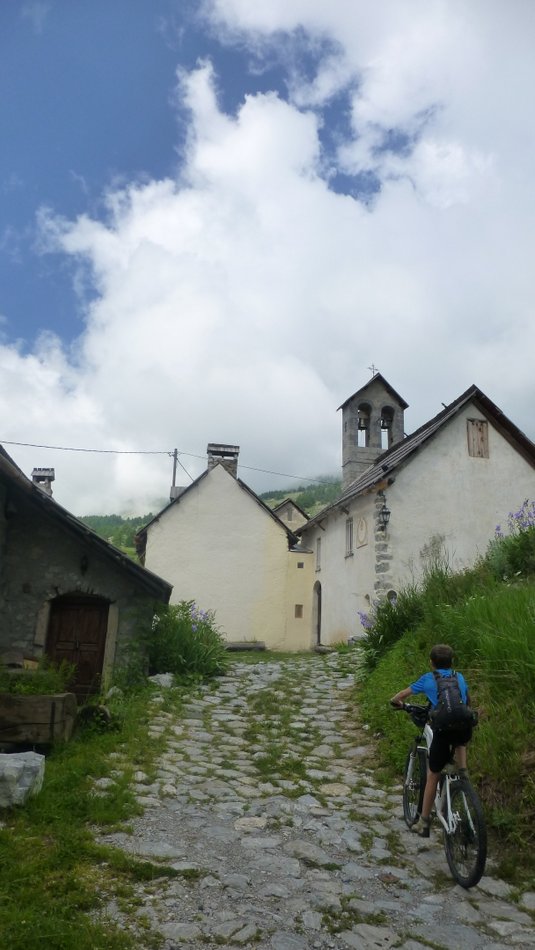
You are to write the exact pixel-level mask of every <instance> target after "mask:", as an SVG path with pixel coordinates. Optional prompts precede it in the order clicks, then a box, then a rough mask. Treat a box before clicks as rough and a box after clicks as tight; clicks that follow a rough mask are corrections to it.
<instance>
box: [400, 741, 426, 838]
mask: <svg viewBox="0 0 535 950" xmlns="http://www.w3.org/2000/svg"><path fill="white" fill-rule="evenodd" d="M426 778H427V761H426V754H425V752H424V750H423V749H419V748H418V746H417V745H416V743H414V744H413V745H412V746H411V748H410V750H409V754H408V756H407V761H406V762H405V772H404V774H403V817H404V818H405V823H406V824H407V825H408V827H409V828H410V827H411V825H413V824H414V823H415V821H416V819H417V818H418V815H419V814H420V812H421V810H422V801H423V797H424V788H425V782H426Z"/></svg>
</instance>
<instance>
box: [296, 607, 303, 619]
mask: <svg viewBox="0 0 535 950" xmlns="http://www.w3.org/2000/svg"><path fill="white" fill-rule="evenodd" d="M295 617H296V619H297V620H302V619H303V604H296V605H295Z"/></svg>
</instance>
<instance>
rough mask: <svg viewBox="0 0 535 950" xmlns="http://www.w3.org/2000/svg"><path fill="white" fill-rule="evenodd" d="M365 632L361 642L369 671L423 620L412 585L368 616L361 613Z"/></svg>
mask: <svg viewBox="0 0 535 950" xmlns="http://www.w3.org/2000/svg"><path fill="white" fill-rule="evenodd" d="M359 616H360V622H361V624H362V626H363V627H364V629H365V630H366V637H365V639H364V640H363V642H362V650H363V653H364V667H365V669H368V670H372V669H374V667H375V666H376V665H377V663H378V662H379V660H380V658H381V657H382V656H384V654H385V653H386V652H387V651H388V650H389V649H390V648H391V647H392V646H393V645H394V643H396V641H397V640H399V639H400V637H402V636H403V634H404V633H405V632H406V631H407V630H412V629H414V628H415V627H416V626H418V624H419V623H420V621H421V619H422V617H423V599H422V595H421V592H420V591H418V590H417V588H416V587H415V586H412V587H407V588H405V589H404V590H402V591H400V593H399V594H398V596H397V598H396V599H395V600H388V599H387V600H383V601H379V602H377V603H376V604H375V605H374V608H373V610H372V611H371V613H369V614H364V613H360V614H359Z"/></svg>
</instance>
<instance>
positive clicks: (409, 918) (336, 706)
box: [102, 654, 535, 950]
mask: <svg viewBox="0 0 535 950" xmlns="http://www.w3.org/2000/svg"><path fill="white" fill-rule="evenodd" d="M351 663H352V658H351V655H350V654H346V655H339V654H331V655H329V656H327V657H320V656H311V657H304V656H300V657H295V658H291V659H281V660H280V661H278V662H257V663H239V662H238V663H235V664H234V665H233V666H232V668H231V670H230V672H229V673H228V675H227V676H225V677H222V678H221V679H220V680H218V685H217V686H216V687H215V688H212V687H206V688H203V689H202V690H201V691H200V692H199V694H198V696H197V697H196V698H194V699H191V700H190V702H189V703H188V705H187V706H186V708H185V710H184V714H183V716H182V718H180V719H176V717H175V718H173V717H172V716H171V715H170V714H166V713H163V712H162V711H161V699H162V698H161V697H156V698H155V700H154V704H153V718H152V723H151V731H152V734H153V735H154V736H156V735H158V736H159V735H162V734H163V735H165V737H166V751H165V753H164V754H163V755H161V757H160V759H159V761H158V769H157V774H156V776H155V780H154V781H152V782H149V779H148V778H147V776H145V775H143V773H137V774H136V776H135V778H136V782H137V785H136V792H137V794H138V797H139V801H140V802H141V803H142V804H143V806H144V808H145V811H144V814H143V816H142V817H140V818H138V819H136V820H135V821H134V822H133V824H132V826H131V833H130V834H127V833H116V834H111V835H106V836H105V837H104V838H103V839H102V840H103V841H105V842H107V843H110V844H114V845H116V846H118V847H120V848H122V849H124V850H125V851H127V852H129V853H131V854H132V853H133V854H136V855H139V856H143V857H146V858H148V859H150V860H151V861H153V862H156V863H158V862H161V863H162V866H163V865H164V864H165V866H166V867H169V866H171V867H172V868H173V870H174V872H176V873H177V874H178V875H179V876H178V877H175V878H172V879H169V878H168V877H161V878H157V879H156V880H154V881H153V882H151V883H150V884H147V883H144V884H139V885H137V886H136V900H135V902H134V904H133V905H132V904H130V906H128V907H124V906H123V907H121V908H119V907H117V906H116V905H113V906H108V907H107V909H106V913H108V914H109V915H110V917H113V918H114V919H117V917H118V916H119V918H121V917H122V920H123V922H124V926H125V927H126V928H128V929H134V931H135V933H136V940H137V946H138V947H140V948H145V947H147V948H148V947H153V946H157V945H158V935H160V938H161V940H162V943H161V946H163V947H164V948H165V950H171V948H178V947H199V948H204V950H212V948H215V947H219V946H221V945H225V946H231V947H258V948H271V950H300V948H302V950H308V948H318V950H319V948H346V947H349V948H351V947H357V948H361V950H367V948H370V950H371V948H374V950H375V948H389V947H400V948H402V950H423V948H424V947H429V946H433V947H435V948H437V947H438V948H440V947H448V948H450V950H451V948H452V947H462V948H464V950H465V948H468V950H472V948H473V950H479V948H481V950H483V948H485V950H487V948H494V950H500V948H505V947H510V946H514V947H517V948H519V947H520V948H522V947H525V948H528V947H533V946H534V944H535V918H534V914H533V912H534V911H535V894H525V895H523V898H522V899H521V901H520V903H513V902H512V901H511V899H510V898H511V892H510V888H509V886H508V885H507V884H505V883H504V882H502V881H499V880H495V879H493V878H491V877H486V878H484V879H483V881H482V882H481V885H480V886H479V887H477V888H475V889H473V890H471V891H468V892H465V891H463V890H462V889H461V888H459V887H457V886H455V885H454V884H453V882H452V881H451V879H450V878H449V877H448V876H447V875H446V863H445V858H444V852H443V848H442V844H441V840H440V838H439V836H438V833H437V832H435V836H434V838H433V837H432V838H431V840H430V842H427V841H425V842H424V841H421V840H420V839H418V838H415V836H414V835H411V833H410V832H409V831H408V830H407V829H406V828H405V826H404V824H403V821H402V810H401V807H400V805H401V789H400V788H399V787H395V788H385V787H383V786H382V785H381V784H380V781H379V779H378V778H377V776H376V775H375V773H374V769H373V752H372V746H371V743H370V742H368V741H367V738H366V732H365V731H364V730H362V729H361V730H359V729H358V728H357V726H356V724H355V722H354V720H353V716H352V700H351V689H352V687H353V676H352V671H351ZM119 764H120V763H118V765H119Z"/></svg>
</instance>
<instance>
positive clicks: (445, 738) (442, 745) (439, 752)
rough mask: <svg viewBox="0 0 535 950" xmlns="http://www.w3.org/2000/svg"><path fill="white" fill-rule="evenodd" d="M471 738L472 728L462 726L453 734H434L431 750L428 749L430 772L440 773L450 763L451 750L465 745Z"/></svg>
mask: <svg viewBox="0 0 535 950" xmlns="http://www.w3.org/2000/svg"><path fill="white" fill-rule="evenodd" d="M471 738H472V726H471V725H469V726H463V727H462V728H461V729H457V730H456V731H455V732H434V733H433V741H432V743H431V748H430V749H429V768H430V770H431V772H442V769H443V768H444V766H445V765H447V764H448V762H450V761H451V758H452V755H453V750H454V749H456V748H457V746H459V745H466V744H467V742H470V739H471Z"/></svg>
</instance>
